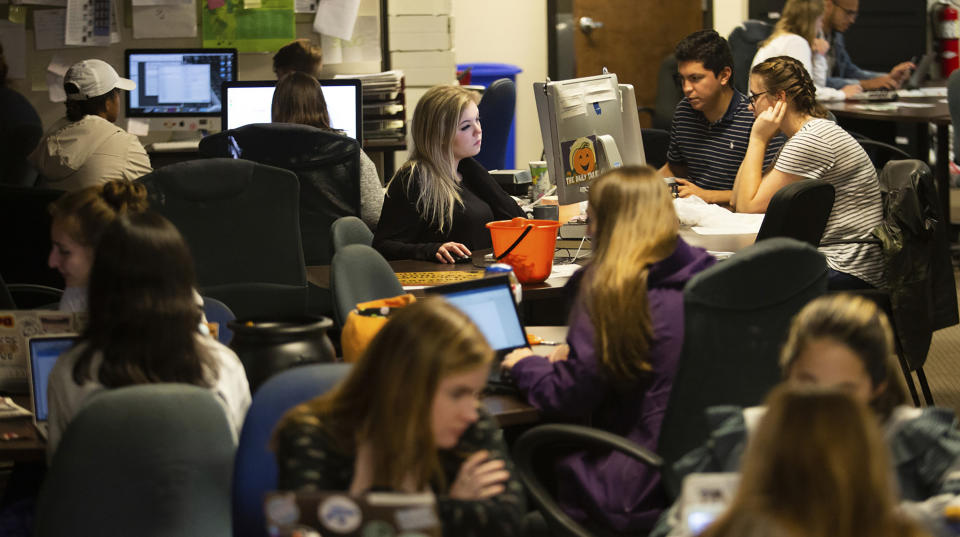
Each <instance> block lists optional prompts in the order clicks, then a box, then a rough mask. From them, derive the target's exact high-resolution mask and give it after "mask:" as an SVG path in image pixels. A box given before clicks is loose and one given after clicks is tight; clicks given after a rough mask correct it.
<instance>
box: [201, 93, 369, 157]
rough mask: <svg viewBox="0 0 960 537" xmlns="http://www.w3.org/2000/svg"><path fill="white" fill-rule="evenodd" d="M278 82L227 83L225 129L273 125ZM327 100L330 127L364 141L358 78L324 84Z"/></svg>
mask: <svg viewBox="0 0 960 537" xmlns="http://www.w3.org/2000/svg"><path fill="white" fill-rule="evenodd" d="M276 85H277V82H276V81H275V80H257V81H244V82H226V83H224V84H223V100H224V101H225V102H226V106H224V107H223V114H222V115H221V119H220V123H221V125H222V126H223V129H225V130H226V129H236V128H237V127H242V126H244V125H249V124H251V123H270V119H271V114H270V107H271V105H272V104H273V90H274V88H275V87H276ZM320 88H321V90H322V91H323V100H324V101H326V103H327V112H328V113H329V114H330V126H331V127H333V128H334V129H338V130H341V131H343V132H344V134H346V135H347V136H349V137H351V138H353V139H355V140H358V141H360V142H362V141H363V87H362V84H361V83H360V80H359V79H356V78H335V79H328V80H320Z"/></svg>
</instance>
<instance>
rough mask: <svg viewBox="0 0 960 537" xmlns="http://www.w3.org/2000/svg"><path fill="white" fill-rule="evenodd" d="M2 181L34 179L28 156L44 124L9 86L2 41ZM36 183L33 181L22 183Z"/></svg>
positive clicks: (0, 153) (0, 83)
mask: <svg viewBox="0 0 960 537" xmlns="http://www.w3.org/2000/svg"><path fill="white" fill-rule="evenodd" d="M0 117H2V118H3V121H0V183H8V184H9V183H10V182H11V181H18V180H22V179H35V178H36V177H35V176H36V173H34V172H32V171H30V169H29V164H28V163H27V159H26V157H27V155H29V154H30V152H31V151H33V150H34V148H35V147H37V142H39V141H40V136H42V135H43V124H42V123H41V122H40V116H39V115H37V110H36V109H35V108H34V107H33V105H32V104H30V101H28V100H27V99H26V98H25V97H24V96H23V95H20V94H19V93H18V92H17V91H15V90H14V89H13V88H10V87H8V86H7V62H6V59H5V58H4V55H3V45H2V44H0ZM22 186H33V183H30V184H22Z"/></svg>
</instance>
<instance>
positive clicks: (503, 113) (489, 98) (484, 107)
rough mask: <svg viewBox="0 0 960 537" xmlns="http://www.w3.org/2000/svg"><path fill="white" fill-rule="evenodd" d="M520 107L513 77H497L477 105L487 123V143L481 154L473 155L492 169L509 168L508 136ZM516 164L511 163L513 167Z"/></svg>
mask: <svg viewBox="0 0 960 537" xmlns="http://www.w3.org/2000/svg"><path fill="white" fill-rule="evenodd" d="M516 106H517V88H516V84H514V82H513V80H510V79H509V78H501V79H499V80H494V81H493V83H492V84H490V87H488V88H487V89H486V90H485V91H484V92H483V97H481V98H480V104H479V105H477V108H479V110H480V120H481V121H482V122H483V144H482V145H481V146H480V153H478V154H477V156H475V157H473V158H474V159H476V161H477V162H479V163H480V164H482V165H483V167H484V168H486V169H488V170H502V169H504V168H505V167H507V165H506V159H507V139H508V138H509V137H510V126H511V125H512V124H513V116H514V111H515V109H516ZM513 166H514V163H512V162H511V163H510V166H509V167H510V168H512V167H513Z"/></svg>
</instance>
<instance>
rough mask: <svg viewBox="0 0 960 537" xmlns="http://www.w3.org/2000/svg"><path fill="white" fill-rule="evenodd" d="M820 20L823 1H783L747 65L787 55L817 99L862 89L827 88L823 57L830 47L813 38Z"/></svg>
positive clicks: (841, 97) (844, 95)
mask: <svg viewBox="0 0 960 537" xmlns="http://www.w3.org/2000/svg"><path fill="white" fill-rule="evenodd" d="M822 22H823V0H787V3H786V5H784V6H783V13H781V15H780V20H778V21H777V25H776V27H775V28H774V30H773V34H771V35H770V37H769V38H767V40H766V41H764V42H763V43H760V49H759V50H757V54H756V55H755V56H754V57H753V63H752V64H751V67H753V66H755V65H757V64H758V63H761V62H763V61H764V60H767V59H769V58H772V57H774V56H790V57H791V58H796V59H797V60H799V61H800V63H802V64H803V67H804V69H806V70H807V72H808V73H810V77H811V78H812V79H813V84H814V86H816V88H817V100H819V101H842V100H844V99H846V98H847V97H849V96H851V95H856V94H858V93H860V92H862V91H863V88H861V87H860V85H859V84H849V85H847V86H844V87H843V88H841V89H834V88H830V87H827V58H826V56H825V55H824V54H825V53H826V52H827V50H828V49H829V48H830V44H829V43H827V41H826V40H825V39H822V38H819V37H817V34H818V33H819V32H820V30H821V27H822Z"/></svg>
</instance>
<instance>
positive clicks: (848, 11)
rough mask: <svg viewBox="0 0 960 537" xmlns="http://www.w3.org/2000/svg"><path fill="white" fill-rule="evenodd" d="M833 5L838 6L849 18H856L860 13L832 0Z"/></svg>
mask: <svg viewBox="0 0 960 537" xmlns="http://www.w3.org/2000/svg"><path fill="white" fill-rule="evenodd" d="M833 5H834V6H836V7H838V8H840V9H842V10H843V12H844V13H846V14H847V16H848V17H850V18H851V19H855V18H857V15H859V14H860V12H859V11H857V10H856V9H847V8H845V7H843V6H841V5H840V4H838V3H836V2H834V3H833Z"/></svg>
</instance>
